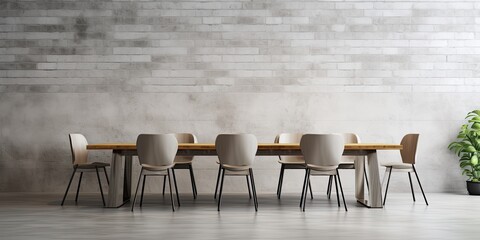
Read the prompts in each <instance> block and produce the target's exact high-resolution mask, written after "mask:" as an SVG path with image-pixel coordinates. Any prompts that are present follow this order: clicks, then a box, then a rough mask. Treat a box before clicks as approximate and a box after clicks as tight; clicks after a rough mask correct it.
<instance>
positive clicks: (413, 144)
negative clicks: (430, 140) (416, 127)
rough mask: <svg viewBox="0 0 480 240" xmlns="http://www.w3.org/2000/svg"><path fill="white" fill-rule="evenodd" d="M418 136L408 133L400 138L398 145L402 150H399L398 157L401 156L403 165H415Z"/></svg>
mask: <svg viewBox="0 0 480 240" xmlns="http://www.w3.org/2000/svg"><path fill="white" fill-rule="evenodd" d="M419 136H420V134H418V133H410V134H407V135H405V136H404V137H403V138H402V142H401V143H400V144H402V146H403V149H402V150H400V155H401V156H402V162H403V163H408V164H415V155H416V153H417V145H418V137H419Z"/></svg>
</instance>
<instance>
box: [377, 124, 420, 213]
mask: <svg viewBox="0 0 480 240" xmlns="http://www.w3.org/2000/svg"><path fill="white" fill-rule="evenodd" d="M418 137H419V134H416V133H411V134H407V135H405V136H404V137H403V138H402V141H401V143H400V144H401V145H402V146H403V149H402V150H400V156H401V157H402V163H398V162H397V163H387V164H382V166H384V167H386V169H385V174H384V177H383V182H385V177H386V176H387V174H388V181H387V187H386V189H385V197H384V199H383V205H385V202H386V201H387V193H388V185H389V184H390V176H392V170H395V171H397V172H407V173H408V180H409V181H410V190H411V191H412V197H413V201H414V202H415V192H414V191H413V184H412V177H411V176H410V173H411V172H413V173H415V177H417V181H418V186H420V190H421V191H422V195H423V199H424V200H425V204H427V206H428V201H427V198H426V197H425V193H424V192H423V188H422V184H421V183H420V178H418V174H417V170H416V169H415V160H416V153H417V145H418Z"/></svg>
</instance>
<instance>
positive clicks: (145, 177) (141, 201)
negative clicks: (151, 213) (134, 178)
mask: <svg viewBox="0 0 480 240" xmlns="http://www.w3.org/2000/svg"><path fill="white" fill-rule="evenodd" d="M145 179H147V175H143V183H142V195H140V207H142V206H143V193H144V192H145ZM138 184H140V182H138Z"/></svg>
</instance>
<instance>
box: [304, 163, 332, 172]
mask: <svg viewBox="0 0 480 240" xmlns="http://www.w3.org/2000/svg"><path fill="white" fill-rule="evenodd" d="M307 167H308V168H310V169H311V170H314V171H319V172H328V171H335V170H336V169H337V167H338V166H318V165H313V164H307Z"/></svg>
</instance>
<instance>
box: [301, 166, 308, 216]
mask: <svg viewBox="0 0 480 240" xmlns="http://www.w3.org/2000/svg"><path fill="white" fill-rule="evenodd" d="M307 174H308V168H307V169H305V178H304V179H303V186H302V195H301V196H300V206H299V207H302V206H303V205H302V204H303V194H305V188H306V187H307Z"/></svg>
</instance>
